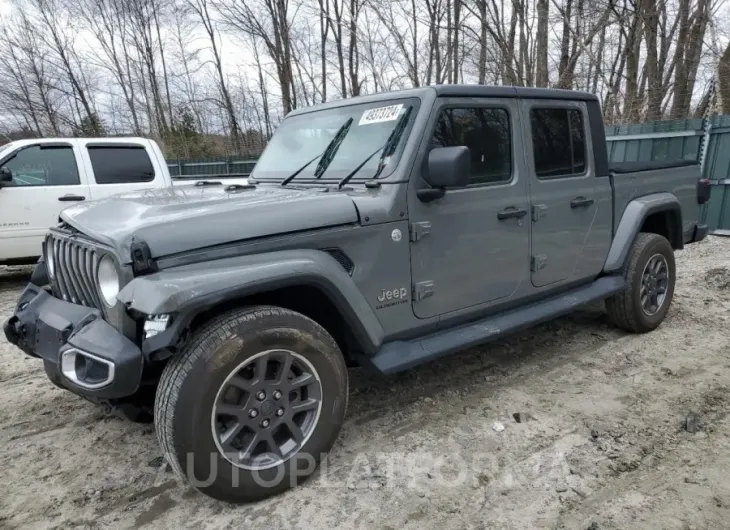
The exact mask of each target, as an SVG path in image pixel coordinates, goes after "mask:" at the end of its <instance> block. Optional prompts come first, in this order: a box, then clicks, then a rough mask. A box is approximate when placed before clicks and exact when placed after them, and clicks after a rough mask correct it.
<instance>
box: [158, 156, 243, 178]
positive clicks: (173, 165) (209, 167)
mask: <svg viewBox="0 0 730 530" xmlns="http://www.w3.org/2000/svg"><path fill="white" fill-rule="evenodd" d="M255 165H256V158H252V157H245V158H236V157H219V158H205V159H194V160H168V161H167V167H168V168H169V169H170V175H172V176H173V177H195V178H200V177H206V176H214V175H231V176H247V175H248V174H249V173H251V170H252V169H253V167H254V166H255Z"/></svg>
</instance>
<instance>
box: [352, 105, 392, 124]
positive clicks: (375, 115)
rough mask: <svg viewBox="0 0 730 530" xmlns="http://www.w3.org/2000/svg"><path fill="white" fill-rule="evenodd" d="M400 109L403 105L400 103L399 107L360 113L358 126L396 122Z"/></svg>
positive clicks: (380, 108) (381, 108)
mask: <svg viewBox="0 0 730 530" xmlns="http://www.w3.org/2000/svg"><path fill="white" fill-rule="evenodd" d="M402 109H403V104H402V103H401V104H400V105H390V106H388V107H378V108H377V109H369V110H366V111H365V112H363V113H362V117H361V118H360V122H359V123H358V125H370V124H371V123H382V122H384V121H393V120H397V119H398V115H399V114H400V111H401V110H402Z"/></svg>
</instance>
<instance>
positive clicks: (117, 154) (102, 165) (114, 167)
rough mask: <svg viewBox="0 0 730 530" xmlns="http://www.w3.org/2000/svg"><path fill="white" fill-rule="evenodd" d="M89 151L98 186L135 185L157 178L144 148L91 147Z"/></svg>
mask: <svg viewBox="0 0 730 530" xmlns="http://www.w3.org/2000/svg"><path fill="white" fill-rule="evenodd" d="M88 149H89V157H90V158H91V167H92V168H93V169H94V178H95V179H96V183H97V184H133V183H135V182H150V181H152V180H154V178H155V170H154V168H153V167H152V162H151V161H150V157H149V156H148V155H147V151H146V150H145V148H144V147H127V146H120V147H117V146H104V147H95V146H89V148H88Z"/></svg>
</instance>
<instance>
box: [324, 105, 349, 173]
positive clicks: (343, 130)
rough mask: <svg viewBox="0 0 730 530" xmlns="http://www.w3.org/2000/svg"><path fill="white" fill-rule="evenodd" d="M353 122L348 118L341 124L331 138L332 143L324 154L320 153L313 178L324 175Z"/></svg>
mask: <svg viewBox="0 0 730 530" xmlns="http://www.w3.org/2000/svg"><path fill="white" fill-rule="evenodd" d="M353 121H354V120H353V119H352V117H350V118H349V119H348V120H347V121H346V122H345V123H343V124H342V127H340V129H339V130H338V131H337V134H335V137H334V138H332V141H331V142H330V143H329V145H327V148H326V149H325V150H324V153H322V158H321V159H320V160H319V163H318V164H317V167H316V168H315V170H314V178H316V179H318V178H319V177H321V176H322V175H324V172H325V171H327V168H328V167H329V165H330V163H331V162H332V159H333V158H334V157H335V155H336V154H337V150H338V149H339V148H340V145H342V141H343V140H344V139H345V136H347V133H348V132H349V131H350V125H352V122H353Z"/></svg>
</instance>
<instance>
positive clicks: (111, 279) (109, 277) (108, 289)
mask: <svg viewBox="0 0 730 530" xmlns="http://www.w3.org/2000/svg"><path fill="white" fill-rule="evenodd" d="M96 282H97V283H98V285H99V291H100V292H101V297H102V298H103V299H104V302H105V303H106V305H108V306H109V307H114V305H115V304H116V303H117V294H119V274H118V273H117V268H116V267H115V266H114V260H113V259H112V258H110V257H109V256H104V257H103V258H102V259H101V263H99V272H97V273H96Z"/></svg>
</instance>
